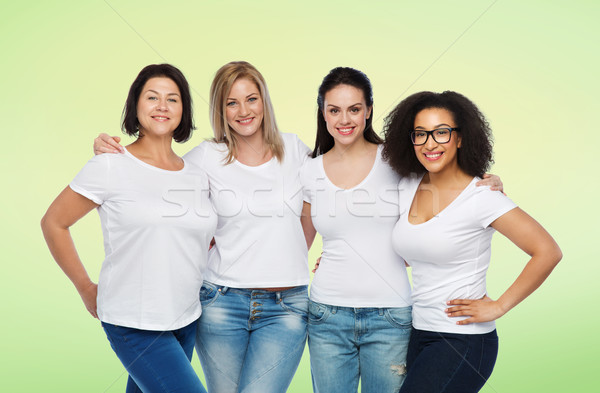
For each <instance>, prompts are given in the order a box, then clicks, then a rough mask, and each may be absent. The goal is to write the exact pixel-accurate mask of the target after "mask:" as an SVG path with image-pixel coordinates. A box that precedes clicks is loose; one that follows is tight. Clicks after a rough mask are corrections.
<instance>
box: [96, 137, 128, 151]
mask: <svg viewBox="0 0 600 393" xmlns="http://www.w3.org/2000/svg"><path fill="white" fill-rule="evenodd" d="M119 142H121V138H120V137H118V136H110V135H108V134H105V133H101V134H100V135H98V137H97V138H96V139H94V154H95V155H98V154H103V153H123V146H121V145H120V144H119Z"/></svg>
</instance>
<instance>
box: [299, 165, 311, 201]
mask: <svg viewBox="0 0 600 393" xmlns="http://www.w3.org/2000/svg"><path fill="white" fill-rule="evenodd" d="M311 163H312V162H311V160H307V161H306V162H305V163H304V165H302V168H300V185H301V186H302V199H303V200H304V202H306V203H310V204H311V205H312V203H313V202H312V199H313V198H312V197H313V196H312V192H311V183H312V181H311V169H310V167H311V166H312V165H311Z"/></svg>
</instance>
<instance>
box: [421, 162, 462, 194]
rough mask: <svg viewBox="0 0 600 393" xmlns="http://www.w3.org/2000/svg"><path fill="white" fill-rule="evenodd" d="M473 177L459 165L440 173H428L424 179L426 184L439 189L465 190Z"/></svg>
mask: <svg viewBox="0 0 600 393" xmlns="http://www.w3.org/2000/svg"><path fill="white" fill-rule="evenodd" d="M472 179H473V176H471V175H469V174H468V173H466V172H465V171H463V170H462V169H461V168H460V167H459V166H458V164H456V165H455V166H454V165H453V166H452V167H449V168H444V169H443V170H442V171H440V172H436V173H432V172H427V173H426V174H425V177H424V178H423V180H424V182H425V183H427V184H431V185H433V186H435V187H436V188H438V189H455V188H459V189H463V188H464V187H465V184H468V183H470V182H471V180H472Z"/></svg>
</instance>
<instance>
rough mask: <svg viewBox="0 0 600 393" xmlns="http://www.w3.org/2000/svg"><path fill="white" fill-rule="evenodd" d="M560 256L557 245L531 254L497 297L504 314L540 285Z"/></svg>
mask: <svg viewBox="0 0 600 393" xmlns="http://www.w3.org/2000/svg"><path fill="white" fill-rule="evenodd" d="M561 258H562V253H561V251H560V249H559V248H558V246H556V247H555V249H553V250H549V251H548V252H547V253H545V254H544V255H541V256H533V257H532V258H531V260H530V261H529V262H528V263H527V265H526V266H525V268H524V269H523V271H522V272H521V274H519V277H517V279H516V280H515V282H514V283H513V284H512V285H511V286H510V287H509V288H508V289H507V290H506V292H504V293H503V294H502V296H500V298H498V300H497V301H498V304H499V305H500V308H501V309H502V311H503V313H504V314H506V313H507V312H508V311H510V310H511V309H512V308H513V307H515V306H516V305H517V304H519V303H521V302H522V301H523V300H524V299H525V298H526V297H528V296H529V295H531V294H532V293H533V291H535V290H536V289H537V288H538V287H539V286H540V285H542V283H543V282H544V281H545V280H546V278H548V276H549V275H550V273H552V270H553V269H554V267H555V266H556V265H557V264H558V262H559V261H560V260H561Z"/></svg>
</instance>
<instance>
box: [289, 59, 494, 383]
mask: <svg viewBox="0 0 600 393" xmlns="http://www.w3.org/2000/svg"><path fill="white" fill-rule="evenodd" d="M317 105H318V109H317V136H316V142H315V148H314V151H313V154H312V156H313V159H312V160H310V161H308V162H307V163H306V164H305V165H304V166H303V168H302V170H301V176H300V179H301V182H302V186H303V191H304V201H305V204H306V205H308V207H309V208H310V212H311V218H312V223H314V226H315V227H316V229H317V230H318V231H319V233H320V234H321V236H322V237H323V254H322V258H321V263H320V267H319V269H318V270H317V271H316V273H315V276H314V279H313V282H312V284H311V290H310V303H309V315H308V346H309V350H310V363H311V371H312V377H313V385H314V390H315V392H323V393H345V392H356V391H357V389H358V385H359V381H360V384H361V390H362V392H363V393H369V392H373V393H385V392H390V393H392V392H398V390H399V389H400V386H401V384H402V381H403V380H404V377H405V362H406V350H407V347H408V342H409V336H410V331H411V328H412V326H411V300H410V284H409V281H408V276H407V274H406V268H405V266H404V262H403V261H402V258H400V257H399V256H398V255H397V254H396V253H395V252H394V248H393V246H392V238H391V233H392V230H393V228H394V225H395V224H396V222H397V221H398V182H399V180H400V177H399V176H398V174H397V173H396V172H394V170H393V169H392V168H391V167H390V166H389V165H388V164H387V163H386V162H385V161H384V160H383V159H382V157H381V153H382V147H383V144H382V143H383V141H382V139H381V138H380V137H379V136H378V135H377V133H376V132H375V130H374V129H373V126H372V120H373V88H372V86H371V82H370V80H369V78H368V77H367V76H366V75H365V74H364V73H363V72H361V71H359V70H356V69H354V68H350V67H337V68H334V69H332V70H331V71H330V72H329V73H328V74H327V75H326V76H325V78H324V79H323V82H322V83H321V86H320V87H319V90H318V96H317ZM486 182H487V183H488V184H489V185H500V181H499V179H498V177H497V176H495V177H493V178H491V179H487V180H486Z"/></svg>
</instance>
